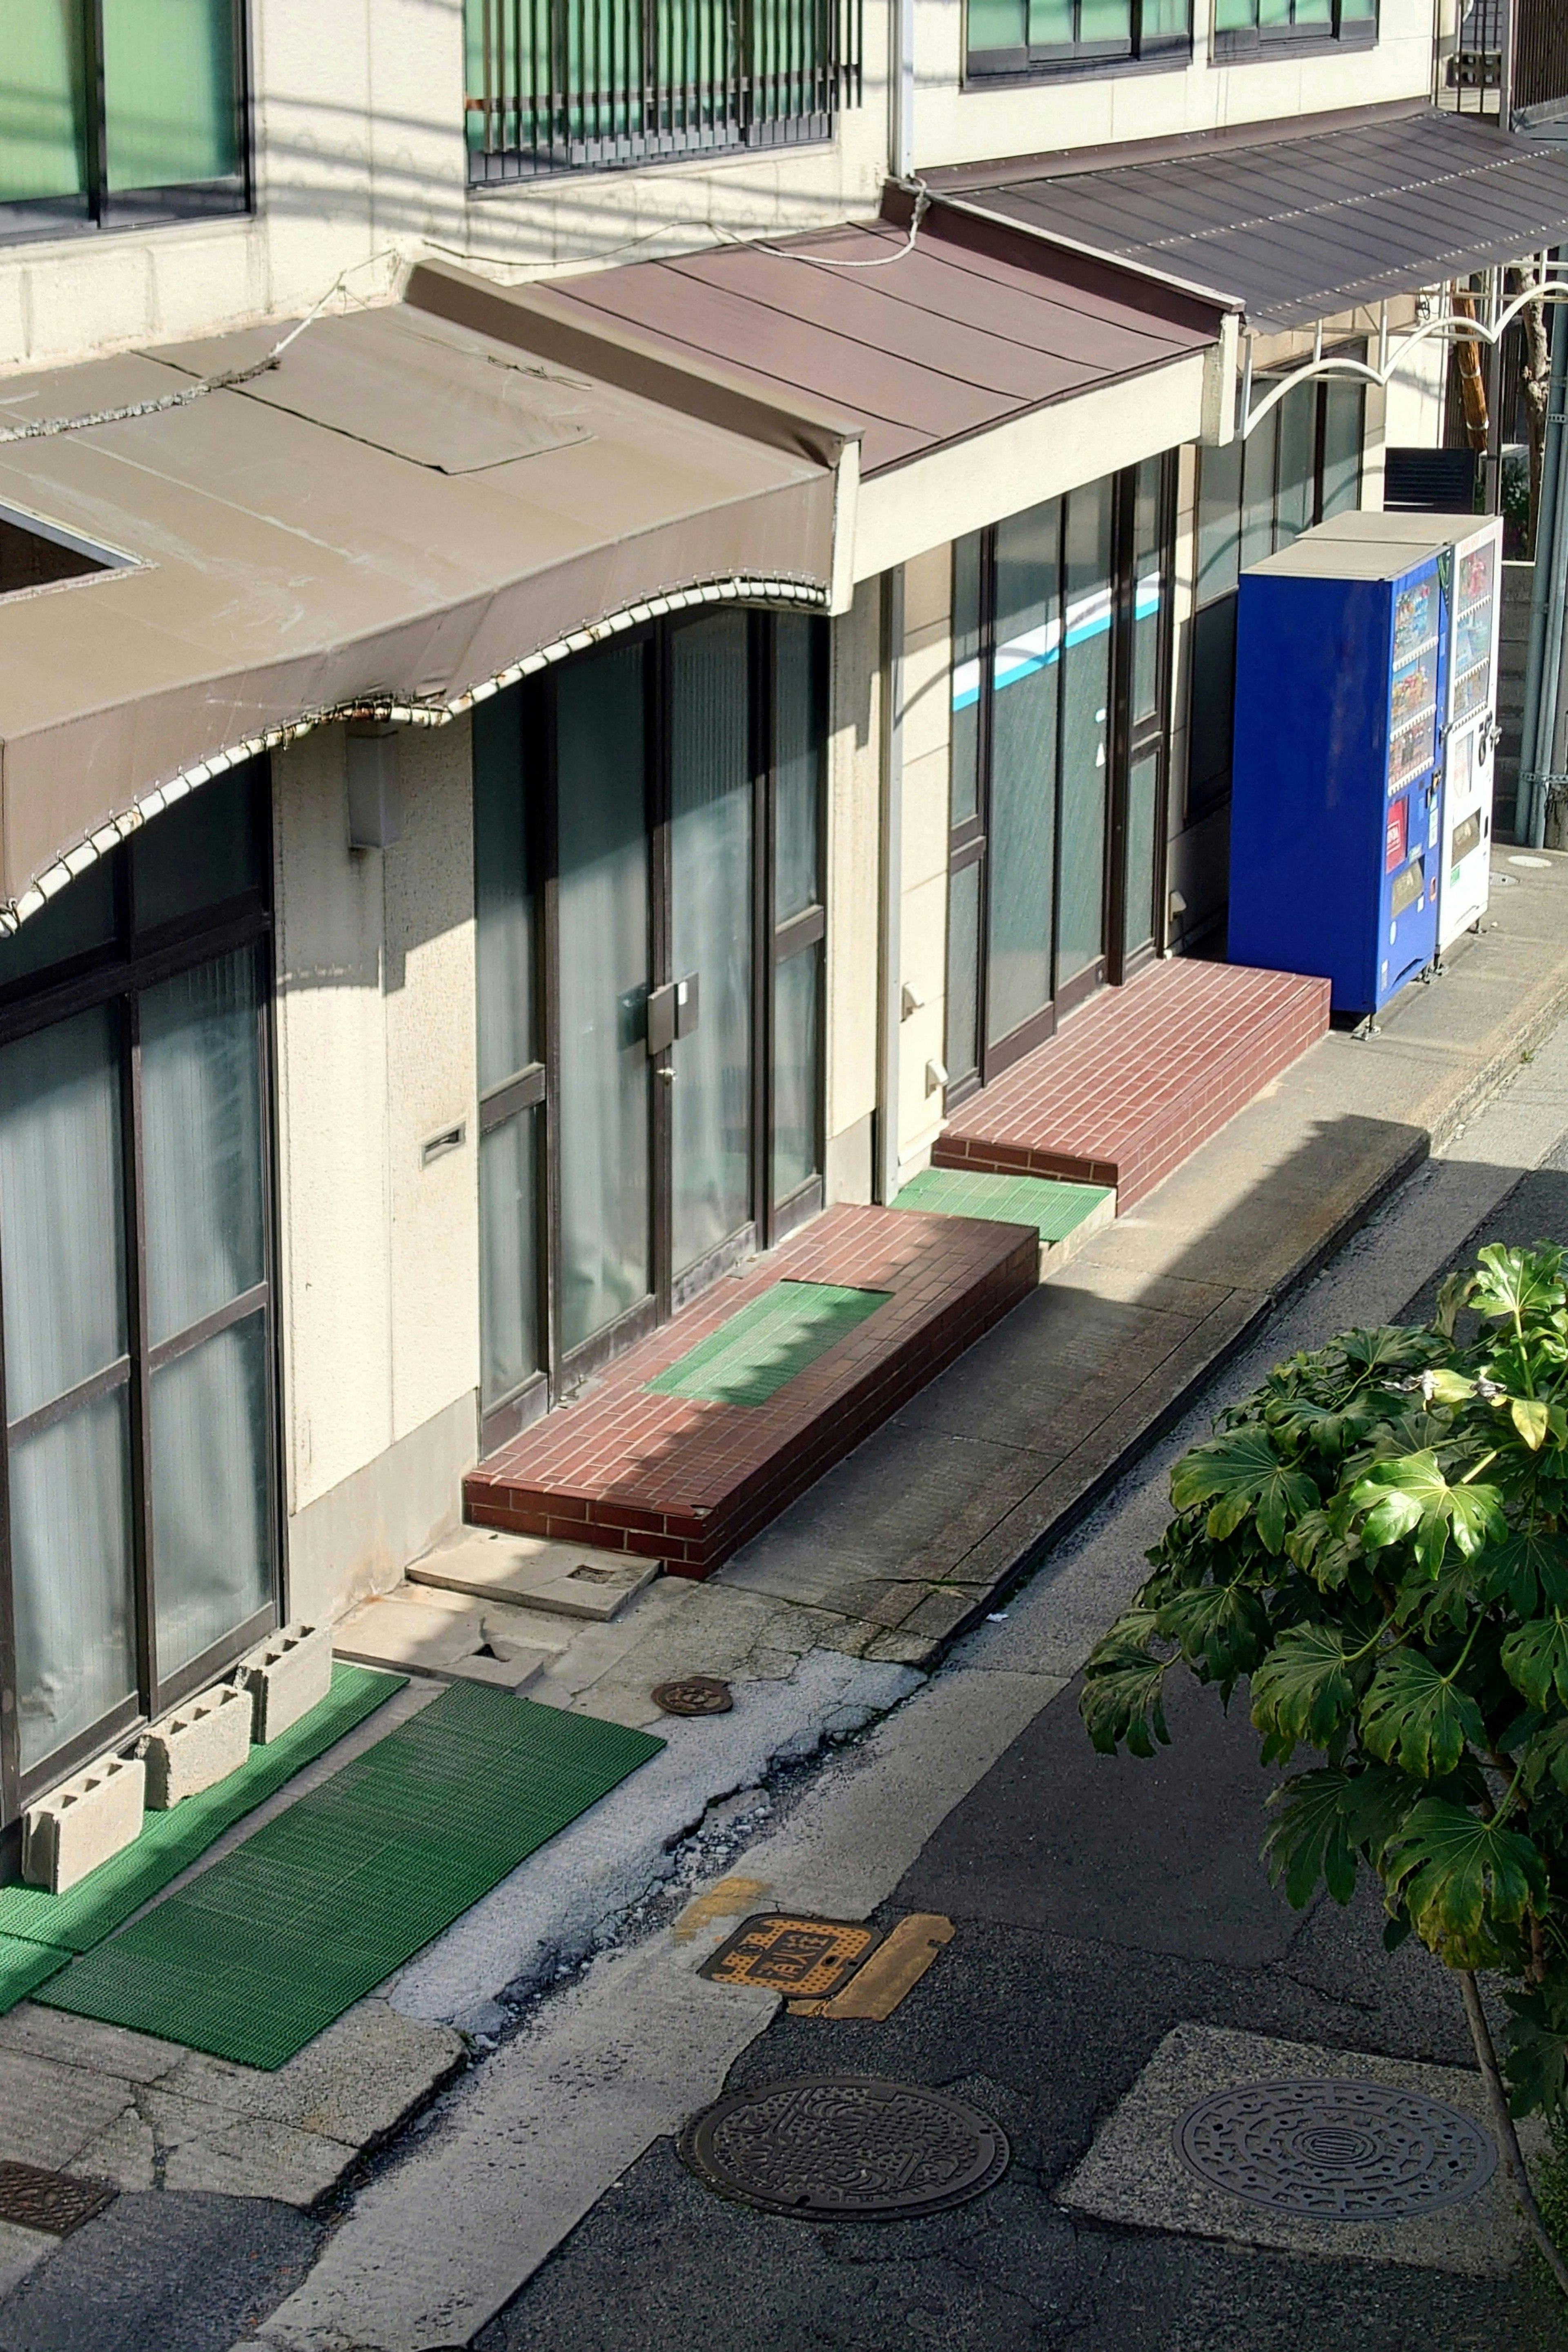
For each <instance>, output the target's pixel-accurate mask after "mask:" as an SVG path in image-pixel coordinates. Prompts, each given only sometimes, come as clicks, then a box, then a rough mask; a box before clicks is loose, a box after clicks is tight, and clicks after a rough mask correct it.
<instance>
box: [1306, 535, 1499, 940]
mask: <svg viewBox="0 0 1568 2352" xmlns="http://www.w3.org/2000/svg"><path fill="white" fill-rule="evenodd" d="M1313 535H1314V537H1319V538H1322V539H1325V540H1343V539H1353V540H1355V541H1357V542H1358V543H1360V544H1363V545H1364V544H1366V543H1368V542H1371V541H1375V542H1376V543H1377V544H1378V545H1379V546H1384V547H1394V546H1404V547H1409V548H1423V549H1430V548H1431V547H1432V546H1434V545H1435V544H1436V545H1443V546H1447V548H1449V549H1451V550H1452V555H1451V565H1452V575H1451V576H1452V587H1451V591H1450V595H1449V644H1448V695H1447V709H1445V711H1444V714H1443V841H1442V863H1441V866H1440V867H1439V870H1438V877H1437V951H1438V953H1439V955H1440V954H1442V952H1443V951H1444V950H1445V949H1447V948H1451V947H1452V946H1453V944H1454V941H1455V940H1457V939H1458V938H1459V937H1460V935H1461V934H1462V933H1463V932H1465V931H1467V930H1469V929H1472V928H1473V927H1474V925H1475V924H1477V923H1479V920H1480V919H1481V917H1482V916H1483V915H1484V914H1485V913H1486V910H1487V902H1488V899H1489V895H1490V891H1491V844H1492V788H1493V782H1494V774H1493V757H1494V754H1495V752H1496V750H1497V733H1498V729H1497V690H1498V647H1499V642H1500V625H1501V616H1502V594H1501V589H1502V519H1501V517H1500V516H1497V515H1437V514H1431V515H1426V514H1348V515H1337V516H1336V517H1335V518H1334V520H1332V522H1327V523H1324V524H1323V525H1322V527H1321V530H1320V531H1319V532H1316V533H1314V534H1313Z"/></svg>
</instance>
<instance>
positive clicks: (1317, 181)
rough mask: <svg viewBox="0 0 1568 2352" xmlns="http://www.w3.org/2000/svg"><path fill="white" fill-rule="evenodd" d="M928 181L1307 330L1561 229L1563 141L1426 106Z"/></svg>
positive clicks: (1556, 238) (1564, 222)
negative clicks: (1536, 139)
mask: <svg viewBox="0 0 1568 2352" xmlns="http://www.w3.org/2000/svg"><path fill="white" fill-rule="evenodd" d="M932 180H933V184H935V185H936V186H937V187H938V188H940V189H942V190H943V191H944V192H946V193H947V194H952V195H956V196H959V197H960V198H961V199H967V200H968V201H970V202H972V203H973V204H974V205H979V206H982V207H983V208H984V210H985V211H986V212H987V213H990V214H992V215H998V216H1000V217H1002V218H1005V219H1006V220H1008V221H1014V222H1016V223H1018V224H1019V225H1020V226H1023V227H1026V228H1030V229H1033V230H1035V231H1036V232H1037V233H1038V234H1040V235H1042V236H1048V237H1050V236H1055V237H1064V238H1068V239H1071V240H1072V241H1073V242H1074V243H1075V244H1076V245H1077V246H1079V247H1086V248H1089V250H1091V251H1093V252H1095V253H1099V254H1102V255H1104V256H1105V257H1107V258H1110V259H1115V260H1120V261H1123V262H1126V263H1129V264H1131V265H1132V266H1134V267H1138V268H1149V269H1159V270H1163V271H1165V272H1167V273H1168V274H1169V275H1170V276H1171V277H1173V278H1178V279H1180V280H1181V281H1182V282H1183V283H1184V284H1185V285H1188V286H1191V287H1194V288H1204V289H1208V290H1209V291H1211V292H1212V293H1213V294H1214V295H1215V296H1216V297H1217V296H1228V297H1230V298H1232V299H1235V300H1237V301H1239V302H1241V303H1242V304H1243V305H1244V306H1245V308H1246V310H1247V318H1248V319H1249V320H1250V321H1251V322H1252V324H1253V325H1254V326H1256V327H1259V328H1263V329H1285V328H1290V327H1303V326H1311V325H1312V324H1313V323H1314V322H1315V321H1316V320H1320V319H1327V318H1331V317H1333V316H1335V315H1336V314H1337V313H1339V312H1341V311H1343V310H1352V309H1355V308H1357V307H1359V306H1360V305H1362V304H1363V303H1368V302H1373V303H1375V302H1379V301H1382V300H1384V299H1386V298H1387V297H1388V296H1390V295H1394V294H1402V293H1414V292H1415V291H1418V290H1419V289H1421V288H1423V287H1427V286H1433V285H1437V284H1439V283H1441V282H1442V281H1444V280H1445V279H1447V278H1463V277H1466V276H1468V273H1469V272H1470V271H1471V270H1473V269H1479V268H1486V267H1488V266H1489V265H1490V264H1492V263H1496V262H1502V261H1517V260H1519V259H1520V258H1521V257H1522V256H1524V255H1527V254H1531V253H1537V252H1539V251H1540V250H1541V249H1542V247H1545V246H1551V245H1556V244H1559V243H1561V242H1562V241H1563V240H1564V239H1565V238H1568V149H1564V148H1563V147H1561V146H1555V147H1554V146H1549V145H1546V144H1541V145H1532V144H1531V142H1529V141H1527V140H1524V139H1520V138H1505V137H1504V136H1503V135H1502V134H1501V133H1500V131H1498V129H1497V128H1496V126H1495V124H1493V123H1490V122H1484V121H1479V120H1478V119H1477V118H1476V117H1475V116H1473V115H1469V116H1460V115H1456V114H1448V113H1444V112H1439V111H1438V110H1436V109H1435V108H1432V107H1428V106H1425V105H1421V104H1416V105H1414V106H1405V107H1395V108H1379V109H1377V110H1375V112H1374V113H1372V114H1370V115H1363V117H1361V118H1360V119H1352V120H1345V119H1340V120H1338V121H1334V122H1333V123H1331V124H1323V123H1319V124H1316V125H1311V124H1310V123H1303V122H1302V121H1301V120H1300V118H1297V119H1296V120H1294V121H1290V122H1289V123H1279V122H1275V123H1259V124H1254V125H1251V126H1247V127H1246V128H1241V127H1237V128H1235V129H1231V130H1227V131H1222V132H1207V133H1201V134H1197V135H1195V136H1190V137H1185V138H1182V139H1173V140H1166V141H1162V142H1149V143H1148V144H1147V145H1145V146H1143V147H1142V148H1138V149H1133V150H1128V149H1125V148H1124V149H1122V150H1121V151H1120V152H1118V151H1116V150H1115V149H1103V148H1102V149H1100V150H1099V151H1098V152H1095V153H1093V154H1079V155H1077V156H1060V157H1057V158H1054V159H1050V160H1049V161H1047V159H1045V158H1039V159H1036V160H1034V161H1031V162H1029V163H1024V164H1017V163H1015V164H1011V165H1003V164H984V165H980V166H971V167H965V168H963V169H955V170H952V171H944V172H938V173H933V174H932Z"/></svg>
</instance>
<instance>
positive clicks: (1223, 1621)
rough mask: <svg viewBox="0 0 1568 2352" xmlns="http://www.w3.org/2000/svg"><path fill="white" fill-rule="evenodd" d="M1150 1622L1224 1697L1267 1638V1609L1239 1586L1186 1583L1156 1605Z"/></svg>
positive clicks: (1259, 1653)
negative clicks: (1157, 1606)
mask: <svg viewBox="0 0 1568 2352" xmlns="http://www.w3.org/2000/svg"><path fill="white" fill-rule="evenodd" d="M1156 1623H1157V1628H1158V1631H1159V1632H1160V1633H1162V1634H1163V1636H1164V1637H1165V1638H1166V1639H1167V1640H1169V1641H1173V1642H1177V1643H1180V1644H1181V1651H1182V1655H1183V1657H1184V1658H1185V1659H1186V1661H1187V1663H1188V1664H1189V1665H1191V1666H1194V1667H1195V1668H1196V1670H1197V1672H1198V1674H1199V1676H1200V1678H1201V1679H1202V1680H1203V1681H1205V1682H1215V1683H1218V1684H1219V1685H1220V1687H1221V1688H1222V1690H1223V1691H1224V1692H1225V1695H1226V1697H1227V1698H1228V1697H1229V1696H1230V1693H1231V1691H1232V1689H1233V1688H1234V1687H1235V1685H1236V1682H1237V1677H1238V1676H1239V1675H1245V1674H1250V1673H1251V1671H1252V1669H1253V1667H1254V1666H1255V1665H1256V1664H1258V1659H1259V1658H1260V1657H1261V1656H1262V1654H1263V1652H1264V1649H1265V1647H1266V1645H1267V1643H1268V1611H1267V1610H1266V1609H1265V1608H1264V1606H1263V1603H1262V1601H1260V1600H1259V1599H1258V1594H1257V1593H1256V1592H1254V1591H1250V1590H1249V1589H1248V1588H1247V1586H1246V1585H1244V1584H1200V1585H1189V1586H1187V1587H1186V1588H1185V1590H1184V1591H1180V1592H1173V1593H1172V1594H1171V1595H1170V1596H1169V1598H1168V1599H1167V1600H1165V1601H1163V1602H1162V1603H1161V1606H1160V1610H1159V1612H1158V1617H1157V1620H1156Z"/></svg>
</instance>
